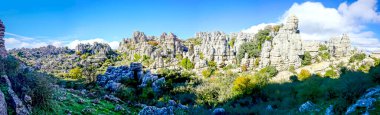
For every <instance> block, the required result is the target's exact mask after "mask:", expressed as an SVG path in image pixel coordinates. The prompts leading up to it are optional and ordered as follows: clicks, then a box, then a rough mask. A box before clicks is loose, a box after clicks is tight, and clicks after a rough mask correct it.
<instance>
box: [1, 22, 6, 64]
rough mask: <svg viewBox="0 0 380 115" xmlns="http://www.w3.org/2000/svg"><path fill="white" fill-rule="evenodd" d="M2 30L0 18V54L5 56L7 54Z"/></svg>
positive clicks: (3, 27)
mask: <svg viewBox="0 0 380 115" xmlns="http://www.w3.org/2000/svg"><path fill="white" fill-rule="evenodd" d="M4 32H5V26H4V24H3V22H2V21H1V20H0V56H1V57H6V56H7V50H6V49H5V45H4V39H3V38H4Z"/></svg>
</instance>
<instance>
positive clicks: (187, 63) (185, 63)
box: [180, 57, 194, 70]
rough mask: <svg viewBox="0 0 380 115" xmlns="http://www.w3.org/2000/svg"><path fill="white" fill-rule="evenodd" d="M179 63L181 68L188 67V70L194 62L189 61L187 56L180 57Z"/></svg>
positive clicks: (192, 66)
mask: <svg viewBox="0 0 380 115" xmlns="http://www.w3.org/2000/svg"><path fill="white" fill-rule="evenodd" d="M180 65H181V66H182V67H183V68H185V69H188V70H189V69H193V68H194V64H193V63H192V62H191V61H190V59H189V58H187V57H186V58H184V59H182V61H181V63H180Z"/></svg>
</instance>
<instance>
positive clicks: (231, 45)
mask: <svg viewBox="0 0 380 115" xmlns="http://www.w3.org/2000/svg"><path fill="white" fill-rule="evenodd" d="M235 41H236V38H235V37H234V38H232V39H231V40H230V41H229V42H228V45H230V47H231V48H233V47H234V46H235Z"/></svg>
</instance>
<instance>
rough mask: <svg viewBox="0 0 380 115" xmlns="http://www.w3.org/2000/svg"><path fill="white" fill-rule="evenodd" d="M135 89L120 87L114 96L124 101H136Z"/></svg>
mask: <svg viewBox="0 0 380 115" xmlns="http://www.w3.org/2000/svg"><path fill="white" fill-rule="evenodd" d="M135 94H136V89H135V88H131V87H125V86H123V87H121V88H119V90H117V92H116V96H117V97H119V98H120V99H122V100H124V101H133V100H135V99H136V96H135Z"/></svg>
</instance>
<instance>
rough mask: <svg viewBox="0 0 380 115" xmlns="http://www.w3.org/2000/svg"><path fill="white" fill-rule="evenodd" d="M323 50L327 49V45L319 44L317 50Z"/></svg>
mask: <svg viewBox="0 0 380 115" xmlns="http://www.w3.org/2000/svg"><path fill="white" fill-rule="evenodd" d="M325 50H327V46H326V45H319V49H318V51H325Z"/></svg>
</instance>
